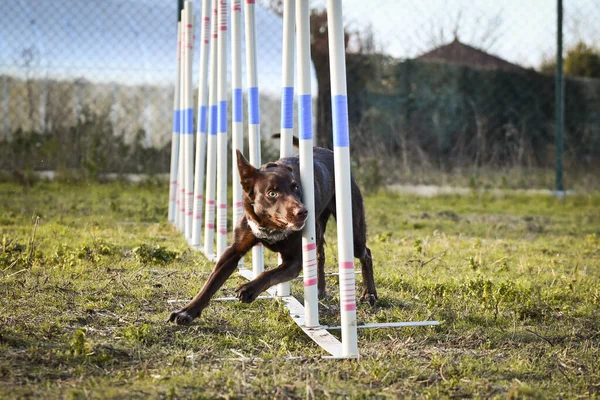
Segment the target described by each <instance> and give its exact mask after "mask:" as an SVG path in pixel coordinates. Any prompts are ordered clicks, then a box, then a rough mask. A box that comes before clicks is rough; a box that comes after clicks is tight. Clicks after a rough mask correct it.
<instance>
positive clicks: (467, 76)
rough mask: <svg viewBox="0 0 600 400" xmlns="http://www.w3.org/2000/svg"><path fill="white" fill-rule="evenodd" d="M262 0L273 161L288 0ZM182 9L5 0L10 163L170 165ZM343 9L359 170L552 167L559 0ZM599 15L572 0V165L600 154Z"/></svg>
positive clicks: (1, 142)
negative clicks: (284, 0) (178, 20)
mask: <svg viewBox="0 0 600 400" xmlns="http://www.w3.org/2000/svg"><path fill="white" fill-rule="evenodd" d="M195 3H198V4H195V10H196V12H199V10H200V9H201V7H200V1H196V2H195ZM258 3H259V5H260V7H258V10H257V22H258V31H257V35H258V63H259V86H260V88H261V114H262V115H261V123H262V129H261V130H262V133H263V136H264V137H265V144H264V146H265V147H264V150H263V151H264V154H265V156H264V157H263V158H265V160H266V159H268V158H275V156H276V151H274V148H275V145H276V144H271V143H270V140H269V139H268V137H270V135H271V134H272V133H275V132H277V130H278V126H279V118H280V112H279V96H280V91H281V78H280V76H281V65H280V64H281V46H282V45H281V42H282V37H281V36H282V21H281V4H280V2H279V1H277V0H263V1H259V2H258ZM313 3H314V4H313ZM313 3H311V4H312V6H313V13H312V15H311V35H312V38H311V53H312V54H311V57H312V60H313V64H314V75H313V86H314V87H313V91H314V93H313V95H314V97H316V98H317V100H316V102H317V104H316V107H315V108H314V109H315V110H316V113H317V115H316V120H315V121H316V122H315V124H316V131H315V134H316V137H317V142H318V143H319V144H320V145H322V146H331V122H330V121H331V111H330V105H329V101H330V100H329V87H328V86H329V77H328V75H329V60H328V48H327V21H326V17H325V14H324V2H322V1H315V2H313ZM177 7H178V4H177V1H176V0H169V1H163V0H139V1H126V0H107V1H102V2H98V1H96V2H81V1H78V0H20V1H15V2H3V3H2V4H1V5H0V96H1V97H0V110H1V114H0V170H4V171H23V170H47V169H51V170H83V171H86V173H90V174H96V173H98V172H118V173H124V172H148V173H158V172H167V171H168V168H169V157H170V143H169V141H170V137H171V126H172V124H171V118H172V98H173V82H174V80H175V61H176V59H175V57H176V15H177ZM344 17H345V22H346V32H347V69H348V93H349V111H350V116H349V117H350V123H351V143H352V151H353V159H354V160H356V163H357V168H362V169H365V168H366V169H368V168H369V166H371V167H372V169H374V170H375V172H374V173H373V174H374V176H373V179H374V180H375V181H377V180H379V179H384V180H391V181H393V180H394V179H408V178H409V177H410V176H414V174H415V173H416V171H433V172H435V171H448V170H461V169H462V170H470V171H472V170H473V168H485V167H490V168H492V169H495V168H511V167H518V168H524V169H530V170H533V169H539V168H541V169H551V168H552V166H553V163H554V157H555V146H554V137H555V136H554V135H555V134H554V129H555V125H554V124H555V122H554V113H555V103H554V89H555V86H554V85H555V80H554V74H555V65H556V61H555V60H556V48H557V47H556V37H557V35H556V33H557V7H556V2H555V1H552V0H536V1H531V2H526V3H524V2H518V1H516V0H507V1H503V2H496V3H494V4H492V3H490V2H485V3H480V2H477V3H473V2H471V1H467V0H446V1H442V0H439V1H430V2H419V1H415V0H410V1H409V0H402V1H392V0H388V1H378V2H374V3H373V2H359V1H347V2H344ZM197 18H200V16H199V15H197ZM598 20H600V4H599V3H598V2H596V1H594V0H571V1H568V2H566V3H565V5H564V25H563V30H564V48H565V51H564V54H563V57H564V61H565V68H564V69H565V73H566V81H565V150H566V153H565V162H566V165H567V169H568V170H574V169H583V170H588V171H589V170H592V169H593V168H595V167H597V166H598V164H599V162H600V27H599V26H598V24H596V23H595V21H598ZM197 25H198V24H197ZM196 37H197V38H198V37H199V33H197V35H196ZM194 58H195V60H196V61H195V63H194V64H195V65H194V73H193V76H195V77H196V76H197V73H198V72H197V67H198V66H197V58H198V54H195V56H194ZM244 76H245V75H244ZM196 79H197V78H196ZM196 85H197V82H196ZM271 149H272V150H273V151H271ZM384 163H385V165H386V167H385V168H384V167H383V166H382V164H384ZM383 172H385V174H383ZM368 174H369V173H367V175H368ZM382 175H385V177H382Z"/></svg>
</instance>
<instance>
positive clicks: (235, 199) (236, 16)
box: [231, 0, 244, 230]
mask: <svg viewBox="0 0 600 400" xmlns="http://www.w3.org/2000/svg"><path fill="white" fill-rule="evenodd" d="M241 27H242V1H241V0H233V2H232V4H231V90H232V93H231V94H232V96H231V97H232V105H231V111H232V117H231V121H232V124H231V125H232V126H231V181H232V188H231V189H232V203H233V227H232V230H234V229H235V227H236V226H237V223H238V221H239V220H240V219H241V218H242V215H243V214H244V208H243V206H242V185H241V184H240V174H239V172H238V169H237V156H236V150H239V151H241V152H243V151H244V124H243V109H242V107H243V106H242V104H243V98H242V96H243V95H242V30H241Z"/></svg>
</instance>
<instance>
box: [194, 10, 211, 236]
mask: <svg viewBox="0 0 600 400" xmlns="http://www.w3.org/2000/svg"><path fill="white" fill-rule="evenodd" d="M201 21H202V31H201V37H200V72H199V74H198V123H197V125H198V126H197V129H196V162H195V165H194V219H193V222H192V242H191V245H192V246H194V247H200V246H201V244H200V237H201V233H202V212H203V206H204V204H203V202H204V173H205V168H204V167H205V163H206V140H207V138H206V135H207V128H208V126H207V105H208V84H207V81H206V79H207V74H208V43H209V40H210V2H209V1H204V2H202V19H201Z"/></svg>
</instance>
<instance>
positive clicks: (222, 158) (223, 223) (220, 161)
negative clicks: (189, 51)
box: [215, 0, 229, 258]
mask: <svg viewBox="0 0 600 400" xmlns="http://www.w3.org/2000/svg"><path fill="white" fill-rule="evenodd" d="M228 12H229V9H228V3H227V0H220V1H219V25H218V28H219V33H218V35H219V37H218V39H217V43H218V47H219V49H218V51H217V53H218V55H219V58H218V61H217V74H218V77H217V82H218V83H217V101H218V102H219V117H218V118H219V133H218V134H217V154H218V155H217V251H216V254H215V255H216V256H217V258H218V257H220V256H221V254H223V252H224V251H225V248H226V247H227V14H228Z"/></svg>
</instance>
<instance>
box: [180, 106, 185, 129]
mask: <svg viewBox="0 0 600 400" xmlns="http://www.w3.org/2000/svg"><path fill="white" fill-rule="evenodd" d="M183 111H184V110H183V109H181V108H180V109H179V133H180V134H182V133H183V129H184V126H185V125H184V124H185V113H184V112H183Z"/></svg>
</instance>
